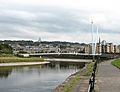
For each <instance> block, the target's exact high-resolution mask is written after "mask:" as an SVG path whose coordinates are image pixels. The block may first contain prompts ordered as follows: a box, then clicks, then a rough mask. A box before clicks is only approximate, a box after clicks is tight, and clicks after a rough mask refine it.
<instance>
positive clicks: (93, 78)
mask: <svg viewBox="0 0 120 92" xmlns="http://www.w3.org/2000/svg"><path fill="white" fill-rule="evenodd" d="M96 68H97V61H95V63H94V65H93V71H92V74H91V77H90V79H89V86H88V91H87V92H92V91H93V90H94V84H95V76H96Z"/></svg>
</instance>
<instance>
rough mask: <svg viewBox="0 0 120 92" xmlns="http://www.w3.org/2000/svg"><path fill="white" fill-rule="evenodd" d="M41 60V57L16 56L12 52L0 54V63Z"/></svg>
mask: <svg viewBox="0 0 120 92" xmlns="http://www.w3.org/2000/svg"><path fill="white" fill-rule="evenodd" d="M39 61H43V58H37V57H28V58H24V57H17V56H14V55H12V54H7V55H5V54H3V55H0V63H12V62H39Z"/></svg>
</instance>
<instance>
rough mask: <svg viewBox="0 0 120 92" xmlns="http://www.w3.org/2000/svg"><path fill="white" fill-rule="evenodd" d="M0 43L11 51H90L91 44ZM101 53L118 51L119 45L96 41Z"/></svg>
mask: <svg viewBox="0 0 120 92" xmlns="http://www.w3.org/2000/svg"><path fill="white" fill-rule="evenodd" d="M0 44H8V45H9V46H11V47H12V49H13V53H14V54H18V53H85V54H91V53H92V44H91V43H90V44H85V43H72V42H61V41H51V42H50V41H41V38H39V40H38V41H36V42H34V41H31V40H30V41H25V40H19V41H17V40H16V41H11V40H0ZM101 53H120V45H115V44H113V43H108V42H107V41H105V40H103V41H100V39H99V42H98V43H96V54H101Z"/></svg>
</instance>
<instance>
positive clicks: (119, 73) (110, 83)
mask: <svg viewBox="0 0 120 92" xmlns="http://www.w3.org/2000/svg"><path fill="white" fill-rule="evenodd" d="M98 87H99V92H120V70H119V69H117V68H116V67H114V66H112V65H111V61H106V62H102V63H101V64H99V67H98Z"/></svg>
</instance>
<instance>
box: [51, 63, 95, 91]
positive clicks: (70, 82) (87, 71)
mask: <svg viewBox="0 0 120 92" xmlns="http://www.w3.org/2000/svg"><path fill="white" fill-rule="evenodd" d="M93 64H94V63H89V64H86V67H85V68H84V69H82V70H81V71H79V72H77V73H75V74H73V75H71V76H69V77H68V78H67V79H66V81H65V82H63V83H62V84H61V85H59V86H58V87H57V88H56V89H55V90H54V91H53V92H69V91H70V90H71V89H72V87H73V86H74V85H75V83H76V82H77V81H79V80H80V78H81V76H82V77H83V76H84V77H85V78H89V76H90V75H91V73H92V68H93Z"/></svg>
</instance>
